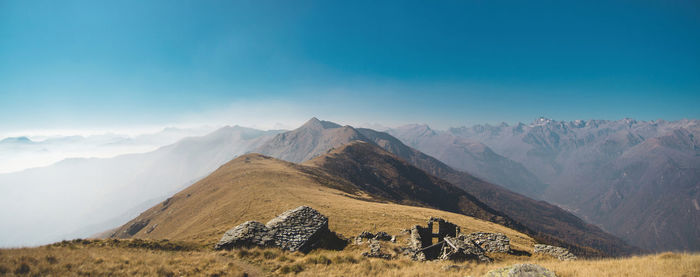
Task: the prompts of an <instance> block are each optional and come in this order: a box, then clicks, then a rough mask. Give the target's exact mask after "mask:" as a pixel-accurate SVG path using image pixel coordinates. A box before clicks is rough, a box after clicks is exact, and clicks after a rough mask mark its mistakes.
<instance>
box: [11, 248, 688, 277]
mask: <svg viewBox="0 0 700 277" xmlns="http://www.w3.org/2000/svg"><path fill="white" fill-rule="evenodd" d="M397 246H398V245H395V244H386V245H385V249H386V251H388V252H392V251H396V250H398V249H397ZM365 248H366V246H364V245H362V246H357V245H351V246H349V247H348V248H346V249H345V250H343V251H330V250H315V251H312V252H311V253H309V254H307V255H303V254H301V253H289V252H284V251H281V250H278V249H258V248H254V249H238V250H233V251H213V250H211V249H209V248H206V247H203V246H199V245H195V244H191V243H182V242H171V241H167V240H160V241H150V240H74V241H69V242H62V243H56V244H52V245H48V246H42V247H36V248H20V249H3V250H0V275H7V276H104V275H111V276H133V275H141V276H142V275H148V276H292V275H298V276H363V275H364V276H482V275H483V274H485V273H486V272H488V271H489V270H492V269H496V268H499V267H503V266H507V265H511V264H515V263H536V264H539V265H542V266H544V267H546V268H549V269H551V270H553V271H555V272H556V273H557V275H558V276H564V277H566V276H700V254H688V253H663V254H658V255H648V256H638V257H629V258H620V259H598V260H578V261H570V262H562V261H559V260H555V259H552V258H549V257H546V256H538V255H534V256H511V255H491V256H492V257H494V258H495V262H494V263H491V264H478V263H474V262H458V263H455V262H446V261H433V262H414V261H411V260H409V259H406V258H398V259H392V260H381V259H369V258H366V257H363V256H362V255H361V252H363V251H365V250H366V249H365Z"/></svg>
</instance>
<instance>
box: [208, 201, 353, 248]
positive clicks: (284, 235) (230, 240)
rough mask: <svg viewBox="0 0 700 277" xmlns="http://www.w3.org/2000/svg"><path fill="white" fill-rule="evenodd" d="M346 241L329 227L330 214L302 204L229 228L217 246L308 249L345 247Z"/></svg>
mask: <svg viewBox="0 0 700 277" xmlns="http://www.w3.org/2000/svg"><path fill="white" fill-rule="evenodd" d="M330 244H332V245H330ZM336 244H337V245H336ZM345 244H347V242H346V241H345V240H344V239H341V238H339V237H338V236H337V235H336V234H335V233H333V232H331V231H330V230H329V229H328V218H326V217H325V216H324V215H322V214H321V213H319V212H318V211H316V210H314V209H312V208H310V207H307V206H301V207H298V208H296V209H293V210H288V211H286V212H284V213H282V214H280V215H279V216H277V217H275V218H273V219H272V220H270V221H269V222H267V224H266V225H263V224H262V223H260V222H257V221H246V222H244V223H242V224H240V225H238V226H236V227H234V228H233V229H231V230H228V231H227V232H226V233H225V234H224V236H223V237H222V238H221V240H220V241H219V243H217V244H216V246H214V248H215V249H231V248H233V247H240V246H248V247H250V246H261V247H267V246H276V247H279V248H282V249H285V250H289V251H300V252H304V253H308V252H309V251H311V250H312V249H315V248H319V247H322V246H330V247H338V246H339V247H340V248H342V247H344V246H345Z"/></svg>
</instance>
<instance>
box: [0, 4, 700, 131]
mask: <svg viewBox="0 0 700 277" xmlns="http://www.w3.org/2000/svg"><path fill="white" fill-rule="evenodd" d="M377 2H379V3H377ZM698 106H700V4H698V2H697V1H571V2H569V1H342V2H341V1H259V0H258V1H179V0H175V1H170V0H169V1H129V0H127V1H93V0H88V1H71V0H65V1H34V0H22V1H12V0H0V137H1V136H2V134H21V133H23V132H29V131H33V132H40V131H42V130H43V131H48V130H54V132H55V130H115V129H120V130H124V129H126V130H128V129H130V128H142V129H143V128H150V127H153V128H162V127H164V126H197V125H203V124H208V125H226V124H230V125H233V124H240V125H244V126H250V127H258V128H264V129H274V128H293V127H296V125H298V124H301V123H302V122H304V121H306V120H307V119H308V118H310V117H312V116H316V117H318V118H321V119H326V120H332V121H336V122H339V123H346V124H365V123H377V124H383V125H388V126H394V125H400V124H407V123H427V124H430V125H431V126H434V127H436V128H447V127H449V126H462V125H472V124H477V123H498V122H508V123H515V122H521V121H522V122H530V121H532V120H533V119H535V118H537V117H539V116H545V117H549V118H554V119H558V120H575V119H591V118H596V119H620V118H626V117H630V118H636V119H640V120H654V119H661V118H663V119H667V120H677V119H682V118H693V119H697V118H699V117H700V109H698Z"/></svg>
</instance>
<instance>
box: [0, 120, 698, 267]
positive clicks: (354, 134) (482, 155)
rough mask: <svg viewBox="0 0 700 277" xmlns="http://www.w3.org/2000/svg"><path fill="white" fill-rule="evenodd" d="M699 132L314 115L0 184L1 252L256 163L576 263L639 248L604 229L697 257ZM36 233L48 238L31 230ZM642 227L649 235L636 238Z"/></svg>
mask: <svg viewBox="0 0 700 277" xmlns="http://www.w3.org/2000/svg"><path fill="white" fill-rule="evenodd" d="M624 126H628V127H624ZM575 128H579V129H582V130H572V129H575ZM697 129H698V128H697V122H696V121H690V120H686V121H677V122H665V121H658V122H636V121H632V120H626V121H575V122H557V121H552V120H546V119H539V120H537V121H535V122H533V123H532V124H529V125H525V124H517V125H515V126H508V125H507V124H501V125H499V126H490V125H478V126H474V127H470V128H465V127H462V128H452V129H449V130H447V131H438V130H433V129H431V128H430V127H428V126H425V125H410V126H404V127H400V128H395V129H388V130H386V132H379V131H375V130H372V129H367V128H354V127H351V126H341V125H338V124H335V123H332V122H328V121H321V120H318V119H316V118H312V119H311V120H309V121H308V122H307V123H305V124H304V125H302V126H301V127H299V128H297V129H295V130H291V131H287V132H283V131H260V130H254V129H248V128H243V127H238V126H236V127H225V128H222V129H220V130H217V131H215V132H213V133H211V134H209V135H206V136H202V137H191V138H186V139H183V140H181V141H178V142H176V143H174V144H172V145H168V146H165V147H162V148H160V149H158V150H155V151H152V152H148V153H143V154H129V155H122V156H118V157H115V158H109V159H69V160H65V161H63V162H59V163H57V164H55V165H52V166H48V167H43V168H36V169H30V170H25V171H22V172H17V173H11V174H0V188H1V189H2V190H3V191H4V192H7V193H5V194H4V195H2V196H0V198H1V199H0V202H2V203H3V204H2V209H1V210H2V211H0V221H2V222H3V223H7V226H8V228H5V229H4V231H2V232H3V233H2V234H1V236H0V238H1V241H0V246H18V245H30V244H38V243H46V242H50V241H55V240H60V239H64V238H71V237H80V236H83V237H84V236H87V235H88V234H94V233H98V232H100V231H104V230H106V229H109V228H112V227H115V226H119V225H121V224H123V223H124V222H127V221H129V219H132V218H134V217H136V215H138V214H139V212H141V211H143V210H145V209H147V207H150V206H152V205H153V204H155V203H158V202H159V201H163V200H164V199H166V198H168V197H169V196H171V195H172V194H173V193H175V192H176V191H179V190H181V189H183V188H186V187H187V186H188V185H190V184H193V183H195V182H197V180H201V179H202V178H204V177H205V176H208V175H209V174H210V173H212V172H214V171H215V170H216V169H217V168H218V167H220V166H221V165H223V164H226V163H227V162H228V161H230V160H231V159H234V158H235V157H237V156H239V155H242V154H245V153H251V152H253V153H260V154H263V155H266V156H269V157H273V158H277V159H281V160H284V161H287V162H292V163H294V164H297V165H296V166H297V167H298V168H297V169H299V170H301V172H303V173H304V174H307V175H309V176H316V177H314V180H317V181H322V180H324V178H330V179H329V180H333V181H332V182H331V181H328V180H326V181H322V184H326V185H328V184H330V183H335V184H336V185H335V186H331V187H333V189H339V190H341V191H344V192H345V193H348V194H349V195H356V196H353V197H360V198H361V196H357V195H365V196H368V197H369V198H371V199H372V200H371V201H379V202H387V203H396V204H405V205H412V206H419V207H430V208H436V209H441V210H446V211H451V212H455V213H460V214H463V215H468V216H472V217H475V218H479V219H482V220H487V221H490V222H494V223H498V224H502V225H504V226H507V227H510V228H513V229H515V230H518V231H520V232H523V233H525V234H527V235H529V236H531V237H533V238H535V239H537V240H538V241H540V242H545V243H550V244H557V245H562V246H565V247H569V248H571V249H572V250H573V251H574V252H576V253H579V254H582V255H588V256H602V255H625V254H630V253H637V252H639V251H642V250H641V249H640V248H637V247H635V246H630V245H628V244H627V243H626V242H625V241H623V240H621V239H619V238H617V237H615V236H613V235H610V234H608V233H606V232H605V231H604V230H603V229H601V228H599V227H598V226H600V227H602V228H604V229H605V230H610V231H611V232H613V233H614V234H615V235H618V236H619V237H622V238H624V239H626V240H629V241H630V242H633V243H634V245H636V246H640V247H642V248H645V249H651V250H660V249H686V248H688V249H691V250H692V249H697V246H696V240H697V237H698V236H695V235H696V234H697V232H698V228H697V222H698V221H697V216H698V212H697V211H698V210H699V208H700V207H698V205H697V191H698V183H697V180H698V179H699V177H700V176H698V170H697V168H698V167H697V165H698V162H697V159H698V158H697V157H698V156H699V155H698V154H697V153H698V146H697V142H696V141H695V138H696V136H697ZM570 155H575V156H576V157H570ZM256 159H257V158H256ZM294 164H290V166H291V165H294ZM295 168H296V167H295ZM571 172H575V173H576V174H573V175H571V174H570V173H571ZM273 175H274V174H273ZM319 176H321V177H319ZM319 178H320V179H319ZM586 178H588V179H586ZM564 180H570V182H569V183H566V182H563V181H564ZM604 181H605V182H604ZM606 182H607V183H606ZM337 184H342V185H337ZM669 188H671V189H669ZM576 191H578V192H579V193H576ZM357 193H359V194H357ZM567 193H568V194H567ZM55 195H61V196H62V197H60V198H56V197H53V196H55ZM652 196H659V197H658V198H656V197H652ZM671 199H680V200H681V201H673V200H671ZM365 200H366V199H365ZM542 200H546V201H548V202H551V203H555V204H556V205H552V204H549V203H548V202H545V201H542ZM166 202H167V200H166ZM47 203H48V205H47ZM646 203H648V204H650V205H647V206H645V205H644V204H646ZM688 203H690V204H691V206H688V205H686V204H688ZM161 205H162V203H161ZM166 205H167V204H166ZM684 205H685V206H684ZM46 207H55V208H46ZM152 209H153V208H152ZM276 212H279V211H276ZM683 212H685V214H683ZM574 213H575V214H576V215H579V216H581V217H582V218H584V219H586V220H587V221H590V222H594V223H596V224H597V225H598V226H595V225H591V224H589V223H587V222H586V221H584V220H582V219H581V218H579V217H577V216H576V215H574ZM144 214H147V213H144ZM144 214H142V216H143V215H144ZM613 221H614V222H613ZM684 222H685V225H683V223H684ZM38 224H49V225H51V226H54V228H51V230H48V231H47V230H37V228H35V226H37V225H38ZM646 224H651V225H649V226H653V227H652V228H640V226H644V225H646ZM127 225H128V224H127ZM127 225H123V226H127ZM618 225H619V226H620V227H619V228H611V226H618ZM635 228H636V229H635ZM693 228H695V229H693ZM641 229H644V230H641ZM16 230H23V232H17V231H16ZM24 230H26V231H24ZM620 230H627V231H620ZM651 230H654V232H651ZM154 232H155V231H154ZM644 240H648V241H647V242H646V243H640V241H644ZM684 247H685V248H684Z"/></svg>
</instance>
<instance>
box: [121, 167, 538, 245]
mask: <svg viewBox="0 0 700 277" xmlns="http://www.w3.org/2000/svg"><path fill="white" fill-rule="evenodd" d="M382 200H383V199H380V198H373V197H371V196H369V195H367V194H366V193H364V192H362V191H361V190H359V189H358V188H357V187H356V186H355V185H353V184H352V183H349V182H347V181H345V180H343V179H340V178H338V177H335V176H333V175H329V174H327V173H325V171H322V170H320V169H316V168H314V167H307V166H302V165H297V164H293V163H289V162H284V161H280V160H277V159H273V158H269V157H266V156H262V155H259V154H248V155H245V156H242V157H239V158H237V159H235V160H233V161H231V162H229V163H227V164H225V165H223V166H222V167H221V168H219V169H218V170H216V171H215V172H214V173H212V174H211V175H210V176H208V177H206V178H204V179H202V180H201V181H199V182H197V183H196V184H194V185H192V186H190V187H188V188H186V189H185V190H183V191H181V192H179V193H177V194H175V195H174V196H173V197H171V198H169V199H168V200H166V201H164V202H162V203H160V204H158V205H156V206H154V207H153V208H151V209H149V210H147V211H146V212H144V213H143V214H141V215H140V216H139V217H137V218H135V219H134V220H132V221H130V222H129V223H127V224H125V225H124V226H122V227H121V228H119V229H117V230H116V231H115V232H114V233H113V234H112V236H113V237H120V238H126V237H133V238H149V239H171V240H182V241H192V242H196V243H201V244H204V245H213V244H214V243H216V242H217V241H218V240H219V239H220V238H221V236H222V235H223V233H224V232H225V231H226V230H228V229H230V228H232V227H234V226H236V225H238V224H240V223H243V222H245V221H248V220H257V221H261V222H263V223H264V222H267V221H268V220H270V219H272V218H274V217H275V216H277V215H278V214H280V213H282V212H284V211H286V210H288V209H292V208H296V207H298V206H300V205H307V206H310V207H312V208H314V209H317V210H318V211H320V212H321V213H323V214H324V215H326V216H327V217H328V218H329V227H330V229H331V230H333V231H335V232H338V233H340V234H342V235H344V236H346V237H350V236H355V235H357V234H359V233H360V232H361V231H365V230H366V231H372V232H376V231H386V232H388V233H390V234H392V235H399V233H400V231H401V230H402V229H406V228H410V227H411V226H412V225H414V224H425V222H426V220H427V219H428V218H430V217H431V216H437V217H442V218H445V219H447V220H449V221H452V222H454V223H456V224H458V225H460V226H461V227H462V229H463V232H472V231H485V232H500V233H504V234H506V235H508V236H509V237H510V238H511V243H512V244H513V246H514V247H515V248H517V249H520V250H528V249H531V248H532V246H533V245H534V240H533V239H532V238H530V237H528V236H527V235H524V234H522V233H519V232H517V231H514V230H512V229H509V228H506V227H504V226H501V225H498V224H495V223H491V222H487V221H483V220H478V219H475V218H472V217H468V216H464V215H460V214H456V213H451V212H445V211H439V210H434V209H430V208H423V207H415V206H405V205H399V204H394V203H389V202H386V201H382ZM145 222H147V223H145ZM131 226H142V228H141V229H140V230H138V232H135V233H134V235H129V231H132V233H133V230H134V228H133V227H131ZM153 226H155V227H154V228H153ZM130 228H131V229H130ZM149 231H150V232H149Z"/></svg>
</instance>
